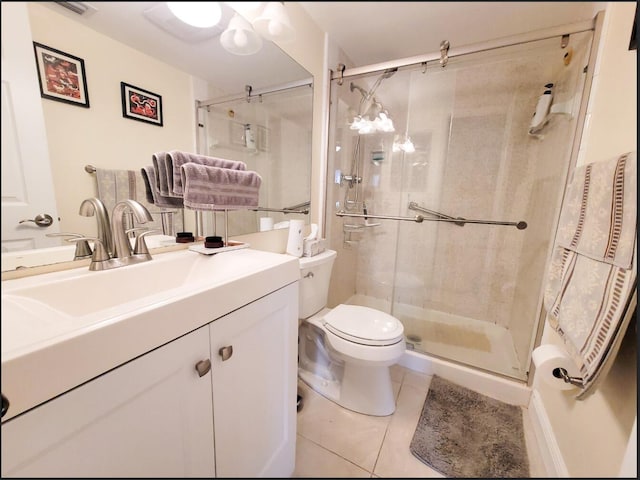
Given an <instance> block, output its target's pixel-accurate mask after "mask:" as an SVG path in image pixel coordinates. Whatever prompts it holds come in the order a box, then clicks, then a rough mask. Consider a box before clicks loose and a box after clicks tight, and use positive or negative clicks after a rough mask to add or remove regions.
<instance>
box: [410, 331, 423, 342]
mask: <svg viewBox="0 0 640 480" xmlns="http://www.w3.org/2000/svg"><path fill="white" fill-rule="evenodd" d="M407 340H408V341H409V342H411V343H421V342H422V337H421V336H420V335H416V334H415V333H409V334H408V335H407Z"/></svg>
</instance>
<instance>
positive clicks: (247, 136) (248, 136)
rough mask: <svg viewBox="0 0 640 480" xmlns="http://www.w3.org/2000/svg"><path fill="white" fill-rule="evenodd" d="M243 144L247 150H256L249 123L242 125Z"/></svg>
mask: <svg viewBox="0 0 640 480" xmlns="http://www.w3.org/2000/svg"><path fill="white" fill-rule="evenodd" d="M244 144H245V146H246V147H247V148H248V149H249V150H256V139H255V137H254V136H253V130H251V124H250V123H247V124H246V125H245V126H244Z"/></svg>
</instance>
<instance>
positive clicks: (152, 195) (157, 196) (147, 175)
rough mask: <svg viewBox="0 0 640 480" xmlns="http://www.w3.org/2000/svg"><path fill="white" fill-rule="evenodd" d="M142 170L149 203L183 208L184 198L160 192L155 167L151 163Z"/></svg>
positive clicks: (164, 206)
mask: <svg viewBox="0 0 640 480" xmlns="http://www.w3.org/2000/svg"><path fill="white" fill-rule="evenodd" d="M140 172H141V173H142V179H143V180H144V186H145V193H146V197H147V201H148V202H149V203H152V204H154V205H156V206H158V207H163V208H182V206H183V205H182V198H174V197H167V196H165V195H162V194H161V193H160V189H159V188H158V184H157V183H156V169H155V167H153V166H151V165H150V166H147V167H143V168H141V169H140Z"/></svg>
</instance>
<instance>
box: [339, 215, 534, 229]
mask: <svg viewBox="0 0 640 480" xmlns="http://www.w3.org/2000/svg"><path fill="white" fill-rule="evenodd" d="M336 215H337V216H338V217H356V218H378V219H380V220H403V221H407V222H416V223H422V222H451V223H459V222H461V221H462V220H460V219H457V218H439V217H436V218H426V217H423V216H422V215H416V216H415V217H398V216H394V215H373V214H371V213H369V214H367V215H364V214H362V213H346V212H345V211H344V210H340V211H338V212H336ZM464 223H481V224H483V225H509V226H514V227H516V228H517V229H518V230H524V229H525V228H527V222H494V221H492V220H467V219H465V220H464Z"/></svg>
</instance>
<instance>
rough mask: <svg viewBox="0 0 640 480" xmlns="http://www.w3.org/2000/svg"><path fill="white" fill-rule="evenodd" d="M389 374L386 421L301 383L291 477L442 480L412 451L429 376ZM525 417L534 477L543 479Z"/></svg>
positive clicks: (398, 368)
mask: <svg viewBox="0 0 640 480" xmlns="http://www.w3.org/2000/svg"><path fill="white" fill-rule="evenodd" d="M391 374H392V380H393V385H394V389H395V393H396V403H397V407H396V411H395V413H394V414H393V415H390V416H388V417H372V416H369V415H362V414H359V413H355V412H352V411H350V410H347V409H344V408H342V407H339V406H338V405H336V404H335V403H333V402H331V401H330V400H327V399H326V398H324V397H322V396H321V395H319V394H317V393H316V392H314V391H313V390H311V389H310V388H309V387H308V386H307V385H306V384H304V383H302V382H301V381H300V382H299V387H300V389H301V391H302V392H303V396H304V400H303V408H302V410H301V411H300V412H298V419H297V422H298V436H297V442H296V467H295V470H294V473H293V477H322V478H330V477H334V478H335V477H342V478H345V477H367V478H378V477H394V478H399V477H440V478H442V477H443V476H442V475H441V474H440V473H438V472H436V471H434V470H432V469H431V468H429V467H428V466H427V465H425V464H424V463H422V462H421V461H420V460H418V459H417V458H416V457H414V456H413V455H412V454H411V452H410V451H409V444H410V443H411V439H412V438H413V433H414V431H415V428H416V425H417V424H418V418H419V417H420V412H421V410H422V406H423V404H424V400H425V398H426V395H427V390H428V389H429V384H430V382H431V377H430V376H427V375H423V374H420V373H417V372H414V371H412V370H409V369H407V368H404V367H401V366H398V365H396V366H394V367H392V369H391ZM524 413H525V415H524V418H525V422H524V430H525V440H526V442H527V449H528V454H529V464H530V472H531V477H545V476H546V473H545V470H544V467H543V464H542V459H541V457H540V454H539V452H538V451H537V448H536V447H535V443H534V442H533V440H532V439H533V432H532V429H531V425H530V424H529V423H528V421H527V419H528V416H527V415H526V411H525V412H524Z"/></svg>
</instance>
